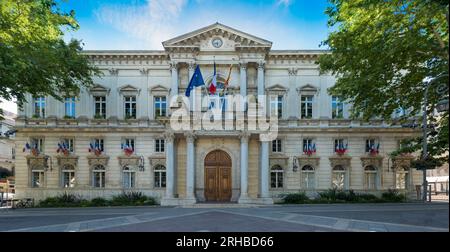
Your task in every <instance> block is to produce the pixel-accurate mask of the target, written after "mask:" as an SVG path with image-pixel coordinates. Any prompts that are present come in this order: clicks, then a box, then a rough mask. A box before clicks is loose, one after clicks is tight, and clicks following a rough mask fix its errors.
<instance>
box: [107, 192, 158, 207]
mask: <svg viewBox="0 0 450 252" xmlns="http://www.w3.org/2000/svg"><path fill="white" fill-rule="evenodd" d="M110 203H111V205H112V206H143V205H155V204H156V201H155V199H153V198H151V197H147V196H145V195H143V194H142V192H123V193H122V194H119V195H116V196H113V198H112V200H111V202H110Z"/></svg>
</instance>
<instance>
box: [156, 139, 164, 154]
mask: <svg viewBox="0 0 450 252" xmlns="http://www.w3.org/2000/svg"><path fill="white" fill-rule="evenodd" d="M164 144H165V141H164V139H156V140H155V152H158V153H161V152H164Z"/></svg>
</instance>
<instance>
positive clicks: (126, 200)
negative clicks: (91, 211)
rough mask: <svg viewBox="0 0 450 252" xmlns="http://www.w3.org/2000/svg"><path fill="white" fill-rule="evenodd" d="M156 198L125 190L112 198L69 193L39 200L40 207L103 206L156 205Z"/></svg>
mask: <svg viewBox="0 0 450 252" xmlns="http://www.w3.org/2000/svg"><path fill="white" fill-rule="evenodd" d="M156 204H157V202H156V199H154V198H152V197H147V196H145V195H143V194H142V193H141V192H123V193H122V194H119V195H116V196H113V198H112V199H111V200H106V199H104V198H94V199H92V200H87V199H83V198H81V197H80V196H77V195H74V194H69V193H67V192H65V193H64V194H61V195H58V196H56V197H49V198H46V199H45V200H42V201H40V202H39V205H38V206H39V207H101V206H150V205H156Z"/></svg>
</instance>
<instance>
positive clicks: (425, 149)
mask: <svg viewBox="0 0 450 252" xmlns="http://www.w3.org/2000/svg"><path fill="white" fill-rule="evenodd" d="M442 77H448V74H441V75H439V76H437V77H436V78H434V79H432V80H430V81H429V82H427V83H425V85H426V86H425V93H424V102H423V112H422V137H423V146H422V161H423V162H424V164H426V160H427V157H428V142H427V127H428V125H427V104H428V89H429V88H430V86H431V84H432V83H434V82H435V81H436V80H438V79H440V78H442ZM442 87H444V86H442V85H441V86H440V87H439V88H438V89H437V92H438V93H439V94H443V93H444V92H447V91H446V90H448V87H447V86H446V85H445V87H444V88H442ZM445 108H447V110H448V100H447V103H446V104H445V100H442V101H440V102H439V103H438V105H437V108H436V109H437V110H438V111H439V112H443V111H445ZM422 176H423V195H422V200H423V202H427V193H428V183H427V167H426V165H425V166H424V167H422Z"/></svg>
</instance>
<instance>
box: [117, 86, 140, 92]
mask: <svg viewBox="0 0 450 252" xmlns="http://www.w3.org/2000/svg"><path fill="white" fill-rule="evenodd" d="M119 92H139V89H138V88H136V87H133V86H131V85H125V86H123V87H120V88H119Z"/></svg>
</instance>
